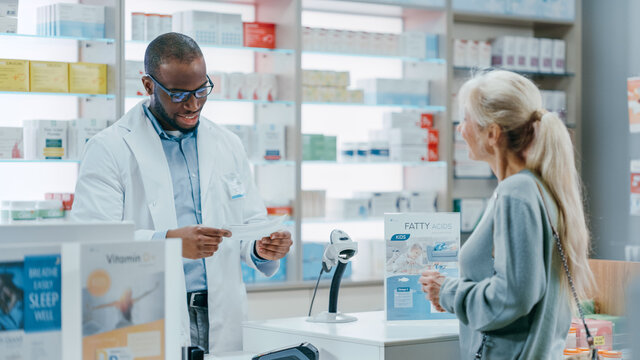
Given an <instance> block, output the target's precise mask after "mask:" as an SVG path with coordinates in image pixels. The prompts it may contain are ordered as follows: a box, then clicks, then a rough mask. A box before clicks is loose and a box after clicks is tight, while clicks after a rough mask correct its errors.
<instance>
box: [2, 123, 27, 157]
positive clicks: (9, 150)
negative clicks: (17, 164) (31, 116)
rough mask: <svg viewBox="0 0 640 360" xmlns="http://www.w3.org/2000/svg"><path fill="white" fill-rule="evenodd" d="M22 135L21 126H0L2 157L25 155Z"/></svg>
mask: <svg viewBox="0 0 640 360" xmlns="http://www.w3.org/2000/svg"><path fill="white" fill-rule="evenodd" d="M22 136H23V135H22V128H20V127H0V159H22V158H23V157H24V146H23V142H22Z"/></svg>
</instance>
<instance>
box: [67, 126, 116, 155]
mask: <svg viewBox="0 0 640 360" xmlns="http://www.w3.org/2000/svg"><path fill="white" fill-rule="evenodd" d="M106 127H107V120H98V119H75V120H71V121H69V124H68V132H67V136H68V140H69V147H68V148H69V152H68V154H69V156H68V158H69V159H76V160H80V159H81V158H82V155H83V154H84V148H85V146H86V144H87V142H88V141H89V139H91V138H92V137H93V136H95V135H96V134H97V133H99V132H100V131H102V130H104V129H105V128H106Z"/></svg>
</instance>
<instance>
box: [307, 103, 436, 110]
mask: <svg viewBox="0 0 640 360" xmlns="http://www.w3.org/2000/svg"><path fill="white" fill-rule="evenodd" d="M302 105H313V106H347V107H367V108H387V109H388V108H397V109H414V110H422V111H427V112H444V111H446V110H447V108H446V107H445V106H434V105H426V106H416V105H402V104H361V103H341V102H321V101H304V102H303V103H302Z"/></svg>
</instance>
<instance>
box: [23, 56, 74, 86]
mask: <svg viewBox="0 0 640 360" xmlns="http://www.w3.org/2000/svg"><path fill="white" fill-rule="evenodd" d="M29 73H30V88H31V91H32V92H55V93H68V92H69V65H68V63H66V62H51V61H30V62H29Z"/></svg>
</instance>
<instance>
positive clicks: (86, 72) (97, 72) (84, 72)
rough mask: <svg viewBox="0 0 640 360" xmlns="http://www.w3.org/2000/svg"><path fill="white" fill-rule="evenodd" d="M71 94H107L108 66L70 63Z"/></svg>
mask: <svg viewBox="0 0 640 360" xmlns="http://www.w3.org/2000/svg"><path fill="white" fill-rule="evenodd" d="M69 92H72V93H75V94H106V93H107V65H106V64H91V63H82V62H80V63H70V64H69Z"/></svg>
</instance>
